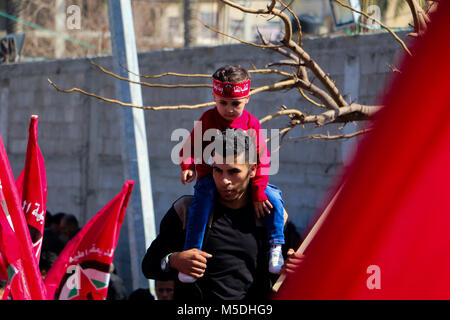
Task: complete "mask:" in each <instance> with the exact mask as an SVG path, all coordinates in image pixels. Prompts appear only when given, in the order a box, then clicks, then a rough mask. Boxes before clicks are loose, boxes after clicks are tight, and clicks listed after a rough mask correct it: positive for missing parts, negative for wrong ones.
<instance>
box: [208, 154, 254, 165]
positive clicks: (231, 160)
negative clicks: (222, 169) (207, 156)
mask: <svg viewBox="0 0 450 320" xmlns="http://www.w3.org/2000/svg"><path fill="white" fill-rule="evenodd" d="M212 160H213V166H223V165H226V166H228V167H236V168H237V167H241V166H247V165H248V161H246V159H245V156H244V153H243V154H241V155H238V156H233V155H230V156H228V157H226V158H225V157H223V156H221V155H219V154H217V153H216V154H215V155H214V156H213V157H212Z"/></svg>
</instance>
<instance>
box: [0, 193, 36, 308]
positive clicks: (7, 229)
mask: <svg viewBox="0 0 450 320" xmlns="http://www.w3.org/2000/svg"><path fill="white" fill-rule="evenodd" d="M0 201H1V203H2V206H0V251H1V252H2V260H3V263H4V266H5V269H6V271H7V280H8V284H7V286H6V289H5V292H4V293H3V298H2V297H0V298H2V299H3V300H6V299H8V297H12V299H13V300H30V299H31V295H30V291H29V288H28V283H27V280H26V278H25V273H24V269H23V264H22V259H21V258H20V252H21V249H20V247H19V241H18V239H17V237H16V234H15V232H14V231H13V229H12V225H11V220H10V219H8V217H9V213H8V211H7V210H8V208H7V206H6V202H5V201H4V197H3V192H2V189H1V188H0Z"/></svg>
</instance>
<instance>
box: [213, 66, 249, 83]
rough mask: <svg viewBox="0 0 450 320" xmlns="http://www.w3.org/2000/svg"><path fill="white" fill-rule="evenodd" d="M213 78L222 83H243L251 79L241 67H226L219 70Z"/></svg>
mask: <svg viewBox="0 0 450 320" xmlns="http://www.w3.org/2000/svg"><path fill="white" fill-rule="evenodd" d="M213 78H214V79H216V80H219V81H222V82H242V81H245V80H248V79H250V74H249V73H248V72H247V70H245V69H244V68H242V67H241V66H232V65H226V66H224V67H221V68H219V69H217V71H216V72H214V74H213Z"/></svg>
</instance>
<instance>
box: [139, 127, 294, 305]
mask: <svg viewBox="0 0 450 320" xmlns="http://www.w3.org/2000/svg"><path fill="white" fill-rule="evenodd" d="M216 139H219V140H222V143H221V144H219V145H222V146H223V148H218V149H215V150H214V154H213V165H212V166H213V169H212V170H213V173H212V177H213V181H214V185H215V190H216V196H215V197H214V205H213V208H212V212H211V214H210V215H209V218H208V222H207V226H206V230H205V236H204V239H203V248H202V250H200V249H197V248H193V249H188V250H186V249H184V239H185V229H186V216H187V212H188V209H189V206H190V204H191V203H192V200H193V197H192V196H183V197H181V198H180V199H178V200H177V201H175V203H174V204H173V205H172V207H171V208H170V209H169V211H168V212H167V213H166V215H165V216H164V217H163V219H162V221H161V224H160V233H159V234H158V236H157V238H156V239H155V240H154V241H153V242H152V244H151V245H150V247H149V248H148V250H147V253H146V255H145V257H144V259H143V262H142V271H143V273H144V275H145V276H146V277H147V278H149V279H161V278H163V277H167V276H168V275H169V276H171V277H172V278H173V279H175V280H176V281H175V289H174V300H184V301H221V300H253V299H257V300H264V299H267V298H268V297H269V295H270V293H271V287H272V284H273V283H274V281H275V280H276V278H277V276H276V275H273V274H272V273H269V270H268V264H269V247H270V246H269V242H268V234H267V233H268V232H267V229H266V228H265V226H264V224H263V222H262V221H261V220H262V219H261V218H258V217H256V215H255V214H254V212H255V208H254V203H253V201H252V184H251V180H252V179H253V178H254V177H255V175H256V170H257V165H256V164H254V163H249V159H250V157H249V156H248V152H249V150H250V149H251V144H252V143H253V140H252V139H249V136H248V134H247V133H245V132H244V131H243V130H240V129H236V130H232V129H229V130H227V132H223V133H222V134H220V135H218V136H217V138H216ZM226 155H232V157H233V158H234V159H233V161H228V162H227V163H225V161H224V159H225V157H226ZM230 162H231V163H230ZM283 211H284V210H283ZM284 220H285V221H286V220H287V213H286V211H284ZM179 272H181V273H184V274H186V275H189V276H191V277H194V278H196V280H197V281H196V282H193V283H183V282H180V281H179V280H178V277H177V275H178V273H179ZM274 276H275V278H274Z"/></svg>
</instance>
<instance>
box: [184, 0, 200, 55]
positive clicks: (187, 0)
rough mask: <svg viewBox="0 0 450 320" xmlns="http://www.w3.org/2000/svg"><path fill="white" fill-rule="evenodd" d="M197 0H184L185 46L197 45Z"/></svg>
mask: <svg viewBox="0 0 450 320" xmlns="http://www.w3.org/2000/svg"><path fill="white" fill-rule="evenodd" d="M196 2H197V1H196V0H184V1H183V6H184V8H183V11H184V12H183V20H184V46H185V47H192V46H194V45H195V39H196V36H197V21H196V20H195V18H196V10H195V9H196V8H195V3H196Z"/></svg>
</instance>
